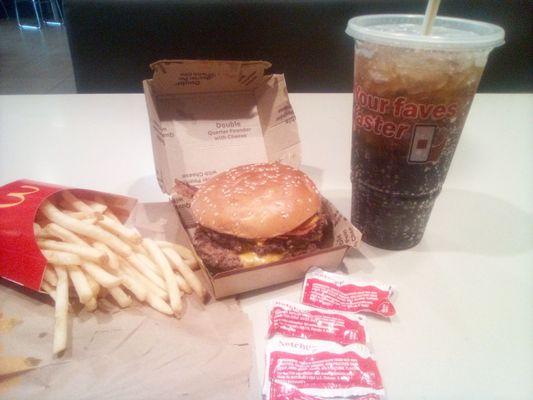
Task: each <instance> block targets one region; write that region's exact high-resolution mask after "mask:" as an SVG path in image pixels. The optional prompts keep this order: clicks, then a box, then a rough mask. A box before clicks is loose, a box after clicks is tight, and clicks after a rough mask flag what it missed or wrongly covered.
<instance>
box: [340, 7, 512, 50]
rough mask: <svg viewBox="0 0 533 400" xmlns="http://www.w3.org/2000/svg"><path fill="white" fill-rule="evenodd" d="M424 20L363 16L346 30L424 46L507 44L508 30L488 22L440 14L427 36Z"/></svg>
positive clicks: (363, 37)
mask: <svg viewBox="0 0 533 400" xmlns="http://www.w3.org/2000/svg"><path fill="white" fill-rule="evenodd" d="M423 21H424V16H423V15H410V14H379V15H363V16H360V17H355V18H352V19H350V20H349V21H348V26H347V27H346V33H347V34H348V35H350V36H352V37H353V38H354V39H356V40H363V41H368V42H373V43H378V44H384V45H389V46H397V47H412V48H422V49H442V50H481V49H492V48H494V47H497V46H501V45H502V44H503V43H504V40H503V38H504V35H505V31H504V30H503V29H502V28H500V27H499V26H497V25H493V24H488V23H486V22H480V21H473V20H468V19H462V18H450V17H436V18H435V21H434V23H433V29H432V31H431V34H430V35H427V36H426V35H422V33H421V30H422V22H423Z"/></svg>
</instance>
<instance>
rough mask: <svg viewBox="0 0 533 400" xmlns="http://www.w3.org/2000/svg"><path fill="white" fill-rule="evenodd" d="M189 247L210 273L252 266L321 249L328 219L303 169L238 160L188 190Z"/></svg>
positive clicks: (329, 237) (328, 234)
mask: <svg viewBox="0 0 533 400" xmlns="http://www.w3.org/2000/svg"><path fill="white" fill-rule="evenodd" d="M191 211H192V214H193V216H194V218H195V219H196V221H197V222H198V228H197V229H196V231H195V233H194V238H193V241H194V247H195V249H196V251H197V253H198V255H199V256H200V258H201V259H202V261H203V262H204V264H205V266H206V267H207V268H208V269H209V270H210V271H212V272H214V273H216V272H221V271H228V270H233V269H240V268H247V267H254V266H258V265H263V264H268V263H272V262H276V261H279V260H283V259H287V258H290V257H294V256H298V255H302V254H307V253H310V252H313V251H315V250H318V249H320V248H324V247H326V246H328V245H329V244H330V242H331V241H332V224H331V221H330V220H329V219H328V217H327V215H326V213H325V212H324V210H323V207H322V202H321V197H320V194H319V193H318V190H317V188H316V186H315V185H314V183H313V182H312V181H311V180H310V179H309V178H308V177H307V175H305V174H304V173H303V172H301V171H299V170H297V169H295V168H292V167H290V166H287V165H284V164H281V163H271V164H249V165H242V166H239V167H236V168H233V169H230V170H228V171H226V172H222V173H220V174H218V175H216V176H214V177H213V178H211V179H209V180H208V181H206V182H205V183H204V184H203V185H202V186H201V187H200V189H198V191H197V192H196V193H195V194H194V197H193V199H192V202H191Z"/></svg>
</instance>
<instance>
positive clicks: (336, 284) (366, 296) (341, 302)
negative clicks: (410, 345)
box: [302, 268, 396, 317]
mask: <svg viewBox="0 0 533 400" xmlns="http://www.w3.org/2000/svg"><path fill="white" fill-rule="evenodd" d="M391 296H392V287H391V286H388V285H383V284H380V283H374V282H357V281H355V280H354V279H353V278H352V277H350V276H347V275H340V274H333V273H331V272H326V271H323V270H321V269H320V268H314V269H311V270H310V271H309V272H308V273H307V275H306V276H305V282H304V288H303V291H302V303H303V304H307V305H309V306H313V307H318V308H325V309H328V310H336V311H345V312H352V313H361V312H366V313H374V314H378V315H381V316H383V317H391V316H393V315H395V314H396V310H395V309H394V306H393V305H392V303H391V301H390V298H391Z"/></svg>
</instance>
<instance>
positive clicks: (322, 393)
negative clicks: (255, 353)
mask: <svg viewBox="0 0 533 400" xmlns="http://www.w3.org/2000/svg"><path fill="white" fill-rule="evenodd" d="M265 374H266V376H265V386H264V388H263V392H264V394H266V395H267V398H270V395H271V391H272V390H274V391H275V390H277V389H279V388H278V387H274V388H273V385H275V384H281V385H283V384H285V385H292V386H294V387H296V388H297V389H298V391H299V392H301V393H302V394H304V395H307V396H317V397H319V398H320V397H327V398H331V397H353V396H366V395H379V396H381V395H383V394H384V389H383V384H382V381H381V375H380V373H379V370H378V367H377V364H376V361H375V360H374V359H373V358H372V356H371V355H370V351H369V350H368V348H367V347H366V346H364V345H361V344H358V343H354V344H350V345H348V346H341V345H339V344H337V343H334V342H326V341H322V340H305V339H296V338H282V337H280V336H276V337H274V338H272V339H270V340H269V342H268V345H267V355H266V369H265ZM281 399H283V397H281ZM289 399H290V397H289ZM296 399H298V397H296ZM304 399H305V400H307V399H306V398H305V397H304V398H302V400H304Z"/></svg>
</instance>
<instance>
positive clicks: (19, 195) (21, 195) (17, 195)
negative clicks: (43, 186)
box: [0, 185, 40, 208]
mask: <svg viewBox="0 0 533 400" xmlns="http://www.w3.org/2000/svg"><path fill="white" fill-rule="evenodd" d="M20 188H21V189H31V190H30V191H29V192H12V193H8V194H7V195H6V196H7V197H14V198H15V199H17V200H16V201H15V202H14V203H7V204H0V208H9V207H15V206H18V205H19V204H20V203H23V202H24V200H26V197H25V196H26V195H28V194H32V193H37V192H38V191H39V190H40V189H39V188H38V187H35V186H30V185H22V186H21V187H20Z"/></svg>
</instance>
